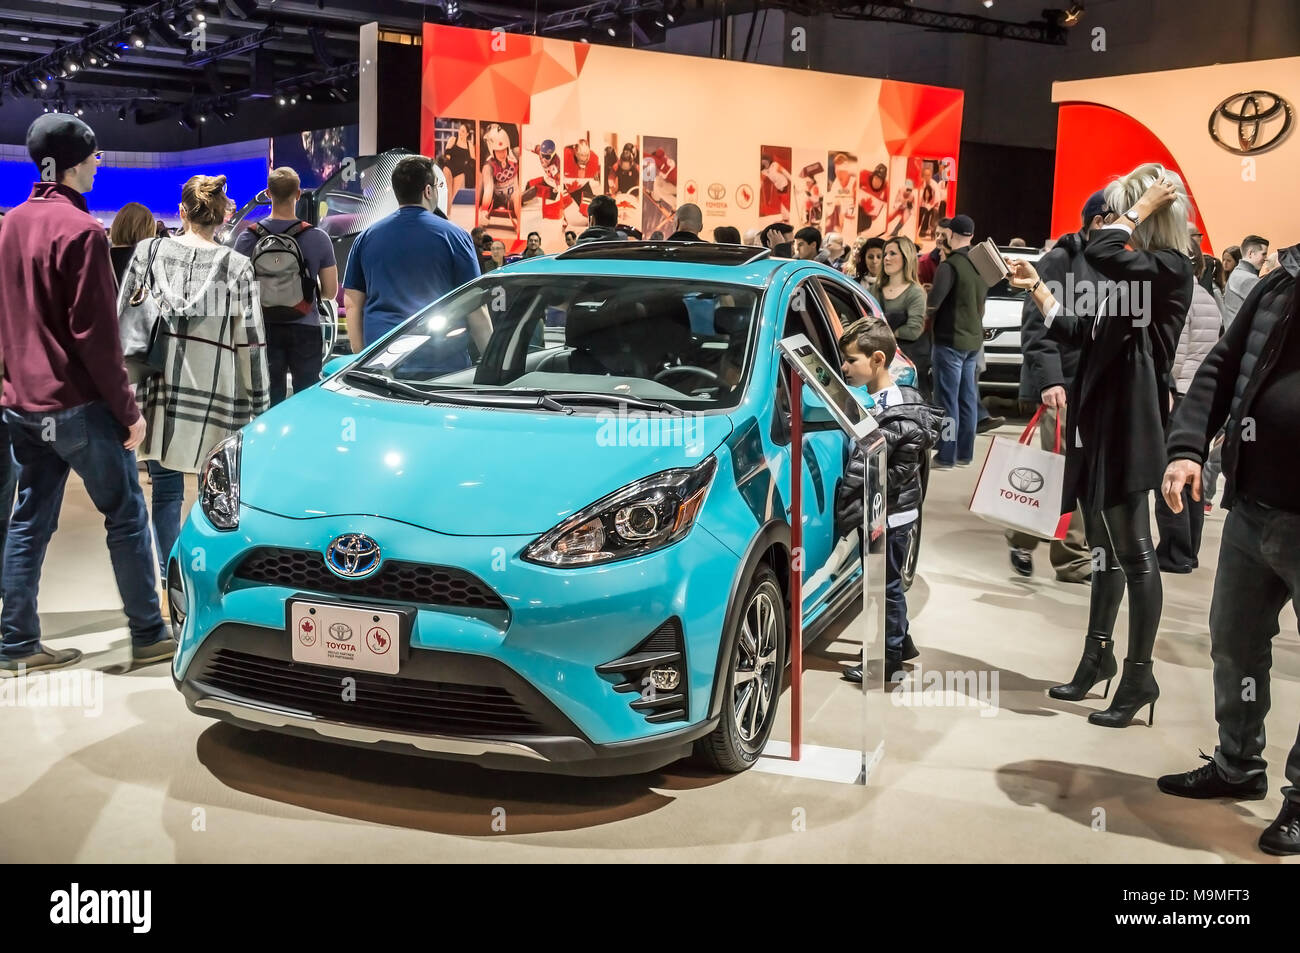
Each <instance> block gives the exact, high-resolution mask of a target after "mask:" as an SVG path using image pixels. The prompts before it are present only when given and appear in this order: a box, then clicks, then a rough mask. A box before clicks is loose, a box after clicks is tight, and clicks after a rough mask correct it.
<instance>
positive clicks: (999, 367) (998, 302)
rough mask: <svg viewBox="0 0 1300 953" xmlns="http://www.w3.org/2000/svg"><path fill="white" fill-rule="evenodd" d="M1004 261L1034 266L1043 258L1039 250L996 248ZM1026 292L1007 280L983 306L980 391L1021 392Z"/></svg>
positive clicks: (992, 293)
mask: <svg viewBox="0 0 1300 953" xmlns="http://www.w3.org/2000/svg"><path fill="white" fill-rule="evenodd" d="M998 251H1000V252H1002V254H1003V255H1005V256H1006V257H1007V258H1012V259H1014V258H1023V259H1025V260H1026V261H1031V262H1037V261H1038V259H1040V258H1042V257H1043V252H1042V250H1041V249H1038V248H999V249H998ZM1024 305H1025V292H1024V291H1021V290H1020V289H1019V288H1013V287H1011V285H1009V284H1008V283H1007V281H1006V279H1003V280H1002V281H999V282H998V283H997V284H996V285H994V286H993V287H992V288H990V289H989V293H988V298H987V299H986V300H985V302H984V371H983V373H982V374H981V375H980V390H981V391H988V392H992V393H998V394H1002V395H1004V396H1014V394H1015V393H1016V392H1017V391H1019V389H1020V367H1021V365H1022V364H1024V362H1025V359H1024V355H1023V354H1021V352H1020V315H1021V313H1022V312H1023V310H1024Z"/></svg>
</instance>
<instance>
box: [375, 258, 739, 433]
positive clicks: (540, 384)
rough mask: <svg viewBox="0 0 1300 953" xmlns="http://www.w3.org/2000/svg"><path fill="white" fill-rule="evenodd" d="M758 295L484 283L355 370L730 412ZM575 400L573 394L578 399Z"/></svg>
mask: <svg viewBox="0 0 1300 953" xmlns="http://www.w3.org/2000/svg"><path fill="white" fill-rule="evenodd" d="M758 301H759V294H758V293H757V292H756V291H754V290H753V289H750V288H745V287H739V286H734V285H724V284H711V283H707V282H696V281H682V280H678V279H670V278H654V279H650V278H624V277H610V276H603V277H598V276H588V275H510V274H507V273H502V274H501V275H500V276H496V275H493V276H489V277H486V278H483V279H481V280H479V281H477V282H475V283H473V284H471V285H466V286H465V287H463V288H461V289H460V290H459V291H456V292H453V293H452V294H451V295H449V296H448V297H446V298H444V299H442V300H441V301H439V302H438V303H437V304H436V305H431V306H430V307H428V308H426V309H425V310H424V311H422V312H420V314H418V315H416V317H414V318H413V319H411V320H410V321H409V322H408V323H407V324H406V325H405V326H403V328H402V329H401V330H400V331H399V332H398V333H396V334H395V335H393V336H392V337H391V338H389V339H388V340H387V342H386V344H385V346H384V347H382V348H381V349H379V350H378V351H376V352H375V353H374V354H372V355H371V356H369V357H368V358H367V359H366V360H365V361H364V362H363V363H361V364H360V365H358V367H359V369H360V370H362V371H367V372H370V373H372V374H382V375H384V376H385V377H387V378H389V379H391V380H395V381H399V382H401V383H403V384H410V385H415V386H417V387H421V388H425V389H428V390H430V391H437V390H443V391H447V390H457V389H461V388H464V390H459V391H458V393H459V396H460V397H462V398H472V397H473V396H474V394H475V392H479V393H480V394H482V396H483V397H484V398H485V400H486V398H487V396H488V395H487V393H486V392H487V391H489V390H490V391H493V392H495V393H496V394H497V395H500V394H501V393H502V392H503V391H505V392H507V393H508V392H510V391H518V392H520V393H521V394H522V393H529V394H550V395H554V396H555V397H557V398H558V399H560V400H561V401H564V400H566V397H565V395H570V396H572V395H574V394H584V395H593V394H595V395H609V396H610V397H614V398H618V397H624V398H642V399H645V400H649V401H655V402H662V403H665V404H669V405H673V406H680V407H682V408H689V409H692V410H701V409H709V408H715V407H734V406H736V405H737V404H738V403H739V402H740V397H741V394H742V392H743V388H744V381H745V378H746V376H747V374H748V363H749V358H748V352H749V338H750V331H751V328H752V327H753V325H754V316H755V314H756V313H757V307H758ZM574 399H575V400H576V398H574Z"/></svg>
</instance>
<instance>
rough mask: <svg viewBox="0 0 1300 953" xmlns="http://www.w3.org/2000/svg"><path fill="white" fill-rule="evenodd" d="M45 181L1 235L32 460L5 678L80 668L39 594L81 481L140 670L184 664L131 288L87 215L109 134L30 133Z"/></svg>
mask: <svg viewBox="0 0 1300 953" xmlns="http://www.w3.org/2000/svg"><path fill="white" fill-rule="evenodd" d="M27 151H28V152H29V153H30V154H31V157H32V161H33V162H35V163H36V165H37V167H38V168H39V169H40V171H41V181H40V182H37V183H36V185H35V186H33V187H32V194H31V197H30V198H29V199H28V200H27V201H26V202H24V203H23V204H22V205H19V206H18V207H17V208H15V209H14V210H13V211H12V212H10V213H9V215H8V216H6V217H5V220H4V226H3V228H0V353H3V357H4V397H3V404H4V417H5V423H6V424H7V425H8V428H9V433H10V437H11V439H12V441H13V452H14V458H15V459H16V460H17V462H18V467H19V471H18V505H17V507H16V508H15V509H14V512H13V518H12V520H11V522H10V525H9V536H8V539H6V541H5V549H4V583H3V585H4V608H3V611H0V634H3V637H4V640H3V645H0V675H15V674H22V673H24V672H31V671H36V670H38V669H47V668H60V667H62V666H64V665H71V664H72V663H73V662H76V661H77V659H79V658H80V657H81V653H80V652H79V651H77V650H76V649H50V648H46V647H44V646H42V645H41V625H40V619H39V617H38V616H37V614H36V590H37V587H38V584H39V583H40V577H41V564H42V563H43V562H44V560H45V551H46V548H47V546H48V545H49V541H50V537H51V536H52V535H53V533H54V530H55V527H56V526H57V525H58V519H59V508H60V506H61V505H62V503H63V488H64V486H65V485H66V483H67V480H68V472H69V471H70V470H72V471H75V472H76V474H77V475H78V476H79V477H80V478H81V480H82V482H83V483H84V484H85V487H86V492H87V494H88V495H89V496H90V499H91V501H92V502H93V503H94V504H95V506H96V508H97V509H98V510H99V511H100V512H101V513H102V514H103V515H104V525H105V527H106V529H107V530H108V549H109V554H110V556H111V557H112V561H113V573H114V575H115V576H116V577H117V588H118V592H119V593H121V596H122V602H123V603H124V606H125V611H126V617H127V621H128V625H129V628H130V631H131V654H132V657H133V659H134V660H135V661H136V662H139V663H144V662H155V661H161V660H163V659H167V658H170V657H171V656H172V655H173V654H174V652H175V648H176V643H175V641H174V640H173V639H172V638H171V636H170V635H168V634H167V631H166V628H165V627H164V625H163V620H162V615H161V613H160V611H159V607H158V593H157V589H156V588H155V578H156V576H155V573H156V569H155V567H156V566H157V562H156V561H155V560H154V558H153V551H152V543H151V540H150V534H149V518H148V513H147V511H146V509H145V504H144V494H143V493H142V492H141V490H140V481H139V477H138V475H137V470H136V460H135V453H134V450H135V448H136V447H137V446H139V444H140V441H141V440H143V439H144V433H145V424H144V420H143V418H142V417H141V416H140V411H139V409H138V408H137V407H136V404H135V398H134V397H133V396H132V394H131V388H130V385H129V383H128V381H127V376H126V369H125V367H124V365H123V360H122V346H121V343H120V341H119V339H118V330H117V301H116V297H117V294H116V287H117V283H116V281H115V279H114V277H113V266H112V261H111V259H110V257H109V253H108V238H107V236H106V235H105V234H104V228H103V226H102V225H100V224H99V222H97V221H95V219H94V218H92V217H91V216H90V215H89V214H88V213H87V211H86V200H85V199H84V198H83V197H82V193H83V192H89V191H90V189H91V187H92V186H93V185H94V181H95V170H96V167H97V166H98V164H99V154H98V153H97V152H96V151H95V134H94V132H92V131H91V129H90V127H89V126H87V125H86V124H85V123H84V122H82V121H81V120H79V119H77V118H75V117H73V116H68V115H62V114H59V113H50V114H47V115H43V116H41V117H39V118H38V119H37V120H36V121H35V122H34V123H32V125H31V128H30V129H28V131H27Z"/></svg>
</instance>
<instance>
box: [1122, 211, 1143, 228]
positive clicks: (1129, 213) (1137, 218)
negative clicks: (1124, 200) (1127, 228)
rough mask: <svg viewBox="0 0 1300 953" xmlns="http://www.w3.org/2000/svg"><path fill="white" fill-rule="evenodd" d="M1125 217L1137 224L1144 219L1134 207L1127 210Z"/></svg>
mask: <svg viewBox="0 0 1300 953" xmlns="http://www.w3.org/2000/svg"><path fill="white" fill-rule="evenodd" d="M1124 217H1125V218H1126V219H1128V220H1129V221H1130V222H1132V223H1133V224H1134V225H1137V224H1138V223H1139V222H1141V221H1142V216H1140V215H1138V213H1137V212H1135V211H1133V210H1132V209H1129V210H1128V211H1127V212H1125V213H1124Z"/></svg>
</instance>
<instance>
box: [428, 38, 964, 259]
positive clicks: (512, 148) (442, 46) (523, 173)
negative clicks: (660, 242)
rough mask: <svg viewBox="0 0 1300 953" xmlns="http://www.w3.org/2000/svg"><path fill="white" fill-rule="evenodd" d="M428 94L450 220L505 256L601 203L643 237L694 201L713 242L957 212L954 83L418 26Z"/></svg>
mask: <svg viewBox="0 0 1300 953" xmlns="http://www.w3.org/2000/svg"><path fill="white" fill-rule="evenodd" d="M638 91H639V92H638ZM420 95H421V130H420V132H421V143H420V151H421V152H422V153H424V154H425V155H429V156H433V157H435V158H437V159H438V161H439V162H440V164H442V166H443V170H444V172H445V173H446V174H447V179H448V183H449V184H450V185H451V187H452V193H453V196H454V197H455V200H454V201H453V203H452V205H451V216H450V217H451V219H452V220H453V221H455V222H456V223H457V224H459V225H462V226H463V227H465V228H473V227H474V226H475V225H481V226H484V227H486V228H487V229H488V230H489V231H490V232H491V234H492V235H493V236H494V237H497V238H500V239H502V240H503V241H505V242H506V244H507V248H508V250H510V251H514V250H517V249H518V248H521V247H522V245H523V238H524V236H526V235H527V234H528V233H529V232H533V231H536V232H538V233H540V234H541V236H542V247H543V249H545V250H546V251H559V250H561V249H563V248H564V232H565V231H566V230H575V231H581V230H582V229H583V228H585V227H586V224H587V205H588V203H589V202H590V200H591V199H592V198H594V197H595V196H597V195H608V196H610V197H611V198H613V199H614V202H615V204H616V206H617V207H618V213H619V214H618V217H619V222H620V224H622V225H626V226H630V227H634V228H637V229H638V230H640V231H642V232H643V233H644V236H645V237H646V238H649V237H650V236H651V235H652V234H653V233H654V232H662V233H663V234H665V235H667V234H668V233H669V232H670V231H671V228H672V218H673V214H674V213H675V212H676V209H677V208H678V207H679V206H681V205H682V204H684V203H687V202H690V203H694V204H696V205H698V206H699V207H700V209H701V211H702V212H703V217H704V223H705V227H704V232H705V234H704V236H703V237H705V238H709V237H711V234H712V229H713V228H714V227H715V226H718V225H734V226H736V227H737V228H739V229H740V230H741V232H742V233H743V232H745V231H747V230H749V229H754V228H759V227H761V226H762V225H765V224H769V223H772V222H788V223H790V224H791V225H792V226H794V227H796V228H798V227H801V226H802V225H805V224H812V225H816V226H817V227H819V228H821V229H822V231H823V232H827V231H838V232H840V233H841V234H842V235H843V236H844V238H845V239H846V241H852V240H853V239H855V238H857V237H859V236H860V235H868V234H881V233H883V232H884V231H886V228H888V230H889V231H895V230H898V231H899V232H900V233H902V234H916V233H917V232H918V229H919V230H920V231H922V232H924V233H926V234H930V233H932V231H933V228H932V224H931V223H932V222H933V221H937V218H938V217H939V215H938V209H939V207H940V204H942V205H943V207H944V208H945V209H946V214H947V215H952V214H954V212H955V201H956V173H957V160H958V146H959V143H960V139H961V117H962V103H963V100H962V92H961V91H960V90H957V89H947V88H944V87H938V86H923V85H919V84H915V83H901V82H897V81H894V80H884V79H874V78H871V77H862V76H843V75H839V74H834V73H819V72H815V71H812V70H794V69H786V68H784V67H778V66H760V65H757V64H754V63H737V62H734V61H726V60H714V59H708V58H703V57H684V56H680V55H678V54H673V53H655V52H650V51H646V50H632V49H623V48H619V47H609V46H598V45H589V44H585V43H574V42H570V41H568V40H561V39H553V38H550V37H539V36H528V35H522V34H514V33H500V32H497V33H492V32H487V31H483V30H469V29H464V28H461V27H451V26H440V25H436V24H431V23H426V24H425V25H424V36H423V71H422V78H421V92H420ZM846 117H852V120H851V122H848V123H846ZM909 166H910V167H909ZM895 168H897V169H898V172H899V175H898V176H897V180H896V181H895V178H896V177H895V176H894V175H893V174H892V173H893V170H894V169H895ZM909 176H912V178H913V190H912V195H911V196H907V197H905V198H903V199H902V206H901V208H900V207H899V201H900V195H902V192H900V190H901V189H902V186H903V181H902V180H904V179H907V178H908V177H909ZM940 190H942V197H940V196H939V192H940ZM922 213H924V215H923V214H922ZM891 214H892V219H891ZM900 222H901V227H900ZM922 226H924V227H922ZM922 241H923V243H924V242H925V241H926V235H922ZM923 247H924V246H923Z"/></svg>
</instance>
